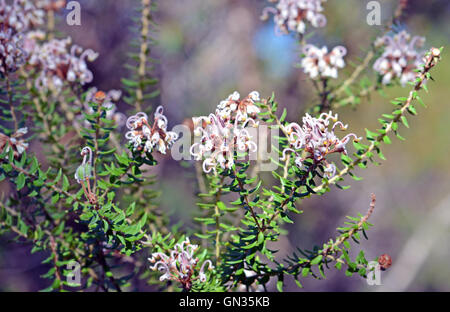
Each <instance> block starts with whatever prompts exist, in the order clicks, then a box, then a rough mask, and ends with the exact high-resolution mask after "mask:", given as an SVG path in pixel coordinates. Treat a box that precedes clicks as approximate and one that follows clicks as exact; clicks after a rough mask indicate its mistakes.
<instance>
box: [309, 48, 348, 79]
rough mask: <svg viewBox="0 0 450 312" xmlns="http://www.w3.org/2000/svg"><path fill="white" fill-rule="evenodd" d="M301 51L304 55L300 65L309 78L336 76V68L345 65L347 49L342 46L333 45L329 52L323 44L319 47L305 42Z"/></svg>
mask: <svg viewBox="0 0 450 312" xmlns="http://www.w3.org/2000/svg"><path fill="white" fill-rule="evenodd" d="M303 53H304V54H305V57H304V58H303V59H302V62H301V67H302V68H303V71H304V72H305V74H308V75H309V76H310V77H311V79H318V78H337V77H338V69H339V68H344V67H345V62H344V56H345V55H346V54H347V49H346V48H345V47H343V46H337V47H334V48H333V50H331V52H328V48H327V47H325V46H324V47H322V48H321V49H319V48H318V47H316V46H314V45H312V44H307V45H306V46H305V47H304V48H303Z"/></svg>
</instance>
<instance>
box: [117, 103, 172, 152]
mask: <svg viewBox="0 0 450 312" xmlns="http://www.w3.org/2000/svg"><path fill="white" fill-rule="evenodd" d="M163 112H164V109H163V107H162V106H158V108H157V109H156V112H155V114H154V121H153V125H152V126H150V124H149V122H148V116H147V114H145V113H142V112H140V113H137V114H136V115H133V116H131V117H129V118H128V119H127V122H126V126H127V128H128V129H129V130H130V131H128V132H127V133H126V134H125V137H126V138H127V139H128V140H129V142H130V143H131V144H132V145H133V148H134V150H135V151H141V150H144V151H145V152H147V153H151V152H152V151H153V149H156V150H157V151H158V152H160V153H161V154H166V151H167V149H169V148H170V147H171V146H172V144H173V143H175V141H176V140H177V139H178V134H176V133H175V132H173V131H167V117H166V116H164V115H163Z"/></svg>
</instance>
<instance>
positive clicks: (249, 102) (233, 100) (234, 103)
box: [216, 91, 260, 122]
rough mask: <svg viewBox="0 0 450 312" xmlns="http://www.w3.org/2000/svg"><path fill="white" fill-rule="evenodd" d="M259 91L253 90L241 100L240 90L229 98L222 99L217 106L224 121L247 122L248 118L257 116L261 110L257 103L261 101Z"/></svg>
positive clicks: (218, 112) (218, 113) (217, 111)
mask: <svg viewBox="0 0 450 312" xmlns="http://www.w3.org/2000/svg"><path fill="white" fill-rule="evenodd" d="M259 101H260V98H259V93H258V92H257V91H253V92H251V93H250V94H249V95H248V96H247V97H245V98H244V99H242V100H241V95H240V94H239V93H238V92H236V91H235V92H234V93H233V94H230V95H229V96H228V98H227V99H226V100H224V101H221V102H220V103H219V105H218V106H217V110H216V113H217V115H219V116H220V117H221V118H222V119H223V120H224V121H231V122H233V121H235V119H238V120H239V121H242V122H245V121H247V119H248V118H249V117H250V118H255V117H256V115H257V114H258V113H259V112H260V109H259V107H258V106H256V105H255V103H256V102H259Z"/></svg>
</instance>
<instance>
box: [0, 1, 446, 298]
mask: <svg viewBox="0 0 450 312" xmlns="http://www.w3.org/2000/svg"><path fill="white" fill-rule="evenodd" d="M79 2H80V3H81V8H82V17H81V22H82V25H81V26H68V25H66V24H65V14H67V12H63V14H61V15H60V21H59V23H58V26H57V27H58V30H60V31H61V32H62V33H63V34H67V35H69V36H71V37H72V38H73V41H74V42H75V43H77V44H79V45H81V46H83V47H85V48H92V49H94V50H95V51H97V52H99V53H100V57H99V58H98V59H97V61H95V62H94V63H93V64H92V65H91V66H90V68H91V69H92V71H93V72H94V77H95V78H94V81H93V83H92V84H91V85H92V86H94V85H95V86H97V87H98V88H100V89H103V90H109V89H112V88H116V89H119V88H120V87H121V83H120V78H121V77H122V76H124V75H126V74H127V72H126V69H124V67H123V64H124V63H125V62H126V58H127V55H126V53H127V52H128V51H129V43H130V41H131V39H132V38H133V36H134V33H133V32H132V31H131V29H130V28H131V26H132V25H133V17H136V16H137V14H136V11H135V9H136V4H137V3H138V2H139V1H135V0H121V1H101V2H100V1H94V0H80V1H79ZM367 2H369V1H366V0H345V1H341V0H340V1H336V0H329V1H328V2H327V3H325V4H324V7H325V12H324V14H325V15H326V17H327V21H328V24H327V26H326V27H324V28H319V29H315V32H314V35H313V36H312V37H311V38H310V39H309V41H310V42H311V43H314V44H317V45H327V46H328V47H334V46H335V45H345V46H346V47H347V49H348V55H347V56H346V61H347V62H348V61H354V62H355V61H357V58H358V57H364V55H365V52H364V49H367V47H368V46H369V44H370V42H371V40H373V39H374V38H375V37H376V36H377V35H378V34H380V33H381V32H382V27H381V26H369V25H368V24H367V23H366V16H367V14H368V12H369V11H368V10H367V9H366V4H367ZM379 2H380V4H381V8H382V21H383V22H387V21H388V20H390V18H391V16H392V13H393V11H394V10H395V8H396V6H397V1H395V0H384V1H383V0H380V1H379ZM100 3H101V4H100ZM268 5H271V4H270V3H269V2H268V1H264V0H164V1H158V7H159V8H158V11H157V12H155V13H154V17H155V19H156V21H157V23H158V31H157V33H155V36H156V37H157V39H158V42H159V43H158V46H156V47H154V48H153V51H152V56H153V57H154V58H156V59H157V60H158V61H159V63H158V64H156V65H155V66H156V68H155V75H156V76H158V78H159V79H160V84H159V88H160V89H161V96H160V98H158V99H156V100H155V101H153V102H152V103H149V105H152V106H153V107H156V106H157V105H163V106H164V108H165V111H166V115H167V116H168V119H169V127H172V126H174V125H176V124H181V123H182V122H183V121H184V120H185V119H186V118H190V117H192V116H197V115H205V114H209V112H211V111H213V110H214V109H215V107H216V106H217V104H218V103H219V101H221V100H222V99H225V98H226V97H227V96H228V95H229V94H230V93H232V92H233V91H235V90H236V91H238V92H240V93H241V95H244V96H245V95H247V94H248V93H249V92H251V91H253V90H257V91H259V92H260V93H261V95H262V96H263V97H268V96H270V95H271V94H272V92H275V95H276V98H277V100H278V102H279V103H280V107H282V108H283V107H286V108H287V109H288V112H289V114H288V118H287V119H288V120H289V121H298V120H299V119H300V118H301V116H302V114H303V113H304V112H305V111H306V110H307V109H308V108H309V107H310V106H311V103H313V102H312V101H313V99H314V96H315V94H314V93H313V92H312V91H313V88H312V84H311V82H310V81H309V80H308V79H307V77H306V76H305V75H304V74H303V73H302V72H301V70H300V69H298V68H296V67H295V65H296V64H297V63H298V62H299V59H300V57H299V54H300V53H299V45H298V43H297V41H296V39H295V37H294V36H292V35H290V36H278V35H276V34H275V31H274V24H273V22H272V20H271V19H270V20H269V21H267V22H263V21H261V20H260V15H261V12H262V10H263V8H264V7H266V6H268ZM401 27H402V28H404V29H406V30H407V31H408V32H410V33H411V34H412V35H419V36H424V37H426V43H425V48H429V47H431V46H436V47H440V46H444V47H445V46H447V44H448V42H449V38H450V2H449V1H447V0H429V1H421V0H410V1H409V6H408V8H407V9H406V14H405V17H404V18H403V24H402V26H401ZM448 50H449V49H448V48H446V49H444V52H443V56H442V59H443V60H442V62H441V63H440V64H439V65H438V66H437V68H436V69H435V70H433V72H432V74H433V78H434V79H435V82H433V81H431V82H429V84H428V87H429V90H430V93H429V94H424V95H423V96H422V98H423V99H424V102H425V103H426V104H427V106H428V108H426V109H424V108H421V107H420V108H419V109H418V110H419V116H418V117H413V118H409V119H410V121H409V124H410V127H411V128H410V129H401V131H400V133H401V135H402V136H403V137H405V138H406V141H399V140H395V139H394V140H393V143H394V144H392V145H385V146H383V148H384V149H383V153H384V155H385V156H386V158H387V161H383V162H382V163H381V165H380V166H373V165H372V166H370V167H369V168H368V169H366V170H360V171H358V173H359V176H361V177H363V178H364V179H363V180H362V181H359V182H356V181H354V180H351V179H347V180H346V183H345V184H346V185H351V188H350V189H348V190H346V191H342V190H340V189H337V188H332V191H331V192H329V193H327V194H326V195H325V196H322V197H312V198H309V199H307V200H305V201H304V202H302V203H301V205H300V207H301V209H303V210H304V213H303V214H302V215H298V216H296V217H295V224H294V225H290V226H288V227H287V229H288V230H289V235H288V236H286V237H283V238H282V240H280V242H279V243H278V245H277V249H280V252H279V257H283V256H286V255H288V254H290V253H292V252H293V251H295V248H296V247H300V248H306V249H309V248H311V247H312V246H313V245H314V244H319V245H320V244H322V243H323V242H324V241H327V240H328V239H329V238H331V237H335V236H336V234H337V233H336V227H338V226H341V225H342V224H343V222H344V221H345V220H344V218H345V216H346V215H352V216H353V215H356V214H357V213H358V212H361V213H365V212H366V211H367V209H368V206H369V202H370V194H371V193H375V194H376V196H377V204H376V209H375V212H374V214H373V216H372V218H371V220H369V221H370V222H371V223H373V224H374V225H375V226H374V227H373V228H372V229H371V230H369V231H368V235H369V240H368V241H363V242H362V245H361V247H362V249H364V250H365V251H366V257H367V258H368V259H373V258H375V257H377V256H379V255H381V254H383V253H387V254H389V255H390V256H391V257H392V259H393V265H392V267H391V268H390V269H389V270H387V271H385V272H382V284H383V285H382V286H368V285H367V284H366V282H365V280H363V279H362V278H360V277H358V276H354V277H351V278H348V277H346V276H345V275H344V272H340V271H337V270H333V269H331V270H329V271H328V272H326V273H327V279H326V281H316V280H313V279H308V280H305V281H303V285H304V286H305V288H304V291H379V290H396V291H398V290H407V291H450V266H449V259H450V244H449V243H448V242H449V240H450V192H449V190H450V157H449V151H450V150H449V146H450V133H449V126H450V125H449V123H450V102H449V95H450V94H449V83H450V54H449V51H448ZM349 72H351V67H349V66H348V67H347V68H346V69H344V70H342V71H340V78H341V79H342V78H343V77H345V76H346V74H348V73H349ZM372 78H374V77H372ZM408 92H409V91H408V89H407V88H406V89H402V88H393V89H389V90H387V92H386V93H387V97H386V98H384V97H382V96H379V95H374V96H373V97H372V98H371V100H370V101H366V100H364V101H362V103H361V105H360V106H359V107H358V108H357V109H352V108H344V109H340V110H339V111H336V112H337V113H339V116H340V120H342V121H343V122H344V123H348V124H349V130H351V131H352V132H355V133H357V134H359V135H364V128H368V129H372V130H373V129H376V128H377V127H378V122H377V118H378V117H379V116H380V115H381V114H382V113H389V112H390V111H391V110H392V105H391V104H389V101H390V100H391V99H392V98H394V97H397V96H406V95H407V93H408ZM119 108H120V110H121V111H122V112H124V113H127V110H129V109H130V107H129V106H127V105H126V104H125V103H120V104H119ZM32 148H33V149H34V150H38V149H39V146H36V145H32ZM158 161H159V162H160V165H159V166H158V172H154V173H155V174H158V175H159V179H160V180H159V185H158V187H159V188H160V190H161V191H162V196H161V197H160V198H159V201H160V205H161V207H162V209H163V210H165V211H166V212H169V213H170V214H171V221H172V222H173V223H177V222H180V221H181V222H183V224H184V225H183V226H184V227H185V228H188V227H189V226H190V225H191V224H192V221H191V219H192V216H193V215H194V214H195V213H197V211H198V208H197V207H196V205H195V202H196V198H195V196H194V194H195V192H197V191H198V190H197V187H196V183H195V176H194V170H193V168H192V166H190V167H188V168H185V167H182V166H181V165H180V163H177V162H175V161H174V160H172V159H171V158H170V157H167V158H160V159H158ZM29 251H30V246H29V245H26V244H25V245H23V244H17V243H11V242H10V241H9V238H8V237H0V290H2V291H6V290H8V291H11V290H16V291H36V290H39V289H42V288H45V287H46V286H47V283H48V282H47V281H46V280H42V279H40V277H39V276H40V275H41V274H43V273H45V272H46V271H47V270H48V268H47V267H45V265H42V264H40V261H42V259H44V258H43V256H40V255H32V256H31V255H30V253H29ZM353 251H354V252H355V253H357V252H358V251H359V247H358V246H356V247H353ZM272 286H273V285H272ZM142 290H147V289H146V288H145V287H143V288H142ZM287 290H290V291H298V290H299V289H298V288H297V287H296V286H295V284H294V282H293V281H288V288H287Z"/></svg>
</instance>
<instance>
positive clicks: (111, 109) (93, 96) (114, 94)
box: [75, 87, 127, 128]
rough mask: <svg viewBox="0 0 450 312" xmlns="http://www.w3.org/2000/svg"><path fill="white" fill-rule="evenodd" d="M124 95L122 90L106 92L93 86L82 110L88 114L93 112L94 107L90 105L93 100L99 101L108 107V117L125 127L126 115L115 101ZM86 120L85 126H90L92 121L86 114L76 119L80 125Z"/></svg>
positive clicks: (87, 94)
mask: <svg viewBox="0 0 450 312" xmlns="http://www.w3.org/2000/svg"><path fill="white" fill-rule="evenodd" d="M100 95H101V96H102V98H101V99H99V96H100ZM121 96H122V91H120V90H109V91H108V92H107V93H104V92H103V91H98V89H97V88H96V87H93V88H91V89H89V91H88V92H87V93H86V98H85V100H84V102H83V103H82V104H81V105H82V107H81V109H82V112H86V113H88V114H93V113H94V111H93V109H92V107H91V106H90V105H89V103H91V102H97V103H98V104H101V105H102V106H103V107H105V108H107V109H108V110H107V111H106V119H109V120H113V121H114V122H115V124H116V126H117V127H119V128H120V127H123V126H124V125H125V122H126V119H127V118H126V116H125V115H124V114H122V113H121V112H118V111H117V106H116V104H115V103H114V102H117V101H119V100H120V97H121ZM83 121H84V126H85V127H86V128H87V127H90V123H89V122H88V121H87V120H85V118H84V115H82V114H81V115H78V116H77V117H76V119H75V126H77V127H79V126H80V124H81V123H82V122H83Z"/></svg>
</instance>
